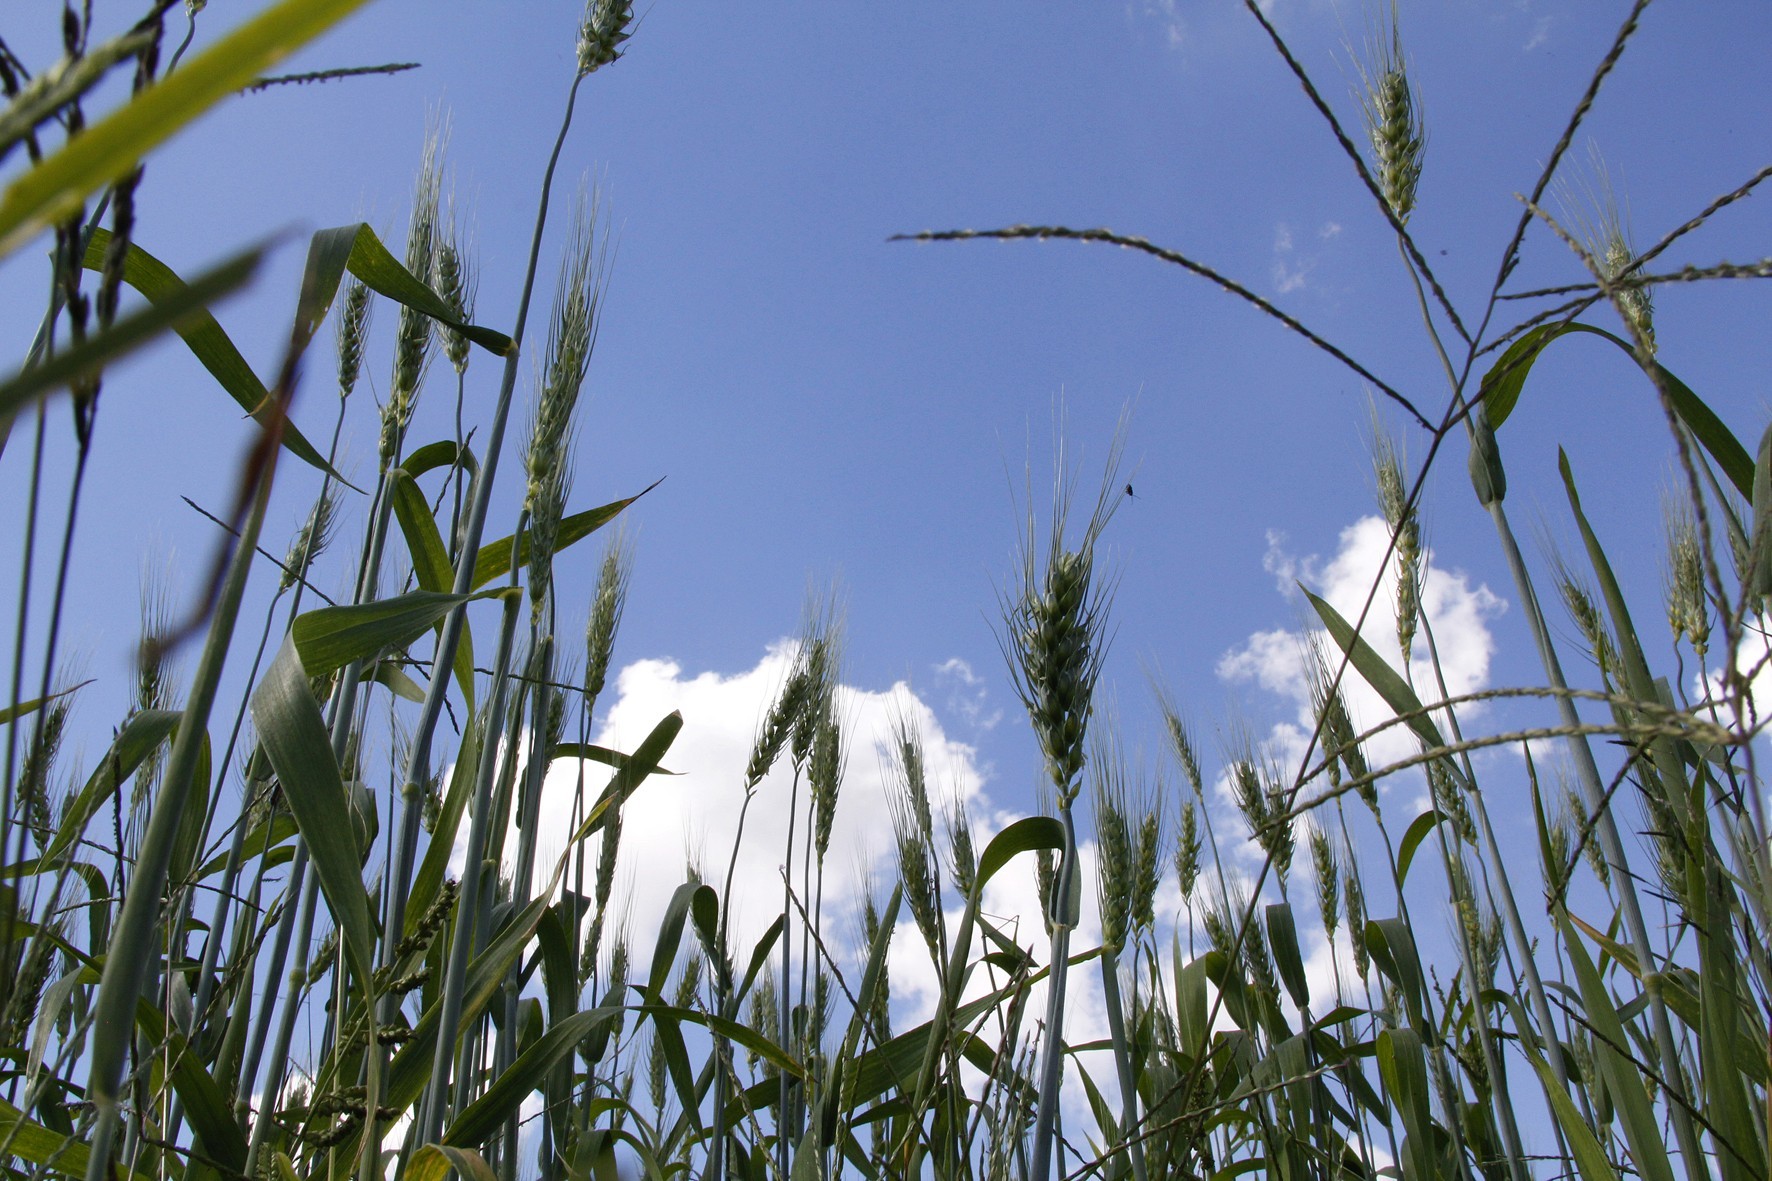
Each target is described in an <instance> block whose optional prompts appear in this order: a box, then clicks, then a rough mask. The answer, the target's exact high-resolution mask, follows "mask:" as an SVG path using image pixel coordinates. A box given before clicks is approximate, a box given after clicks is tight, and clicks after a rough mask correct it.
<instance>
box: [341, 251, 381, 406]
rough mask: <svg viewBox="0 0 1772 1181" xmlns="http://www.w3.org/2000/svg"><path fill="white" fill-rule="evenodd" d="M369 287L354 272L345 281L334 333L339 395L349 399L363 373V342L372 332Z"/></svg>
mask: <svg viewBox="0 0 1772 1181" xmlns="http://www.w3.org/2000/svg"><path fill="white" fill-rule="evenodd" d="M369 294H370V293H369V286H368V284H366V283H364V282H363V281H362V280H361V279H359V278H357V277H356V276H355V275H352V276H351V277H350V278H349V279H346V280H345V294H344V298H343V299H342V300H341V301H340V302H339V309H338V319H337V320H336V321H334V333H335V335H336V338H337V341H338V396H339V397H340V398H341V399H343V398H348V397H350V396H351V391H352V390H354V389H356V388H357V378H359V377H360V376H362V374H363V345H364V342H365V340H366V339H367V338H368V335H369V309H370V307H371V306H372V305H371V303H370V299H369Z"/></svg>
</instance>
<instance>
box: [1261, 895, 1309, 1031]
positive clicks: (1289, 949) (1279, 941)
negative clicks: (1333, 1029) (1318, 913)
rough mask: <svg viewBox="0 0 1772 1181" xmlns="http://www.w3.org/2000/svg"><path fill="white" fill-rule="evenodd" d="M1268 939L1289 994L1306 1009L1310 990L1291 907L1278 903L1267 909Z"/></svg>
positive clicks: (1297, 1003)
mask: <svg viewBox="0 0 1772 1181" xmlns="http://www.w3.org/2000/svg"><path fill="white" fill-rule="evenodd" d="M1267 937H1268V946H1269V947H1270V948H1271V949H1272V950H1273V953H1274V966H1275V967H1277V968H1279V970H1280V980H1281V981H1282V982H1283V983H1284V984H1285V985H1286V994H1287V995H1288V996H1290V997H1291V998H1292V1003H1293V1004H1295V1005H1297V1006H1298V1007H1299V1008H1300V1009H1303V1008H1304V1007H1305V1006H1306V1005H1308V1004H1310V1000H1311V990H1310V985H1309V983H1307V982H1306V980H1305V977H1304V956H1303V954H1302V953H1301V952H1300V951H1299V948H1298V924H1297V923H1296V922H1295V921H1294V920H1293V917H1292V905H1291V903H1287V902H1275V903H1272V904H1271V905H1269V906H1268V908H1267Z"/></svg>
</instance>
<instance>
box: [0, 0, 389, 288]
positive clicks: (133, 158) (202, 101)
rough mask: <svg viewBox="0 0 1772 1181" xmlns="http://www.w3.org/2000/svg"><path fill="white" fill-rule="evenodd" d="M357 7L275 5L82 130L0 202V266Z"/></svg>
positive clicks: (284, 1)
mask: <svg viewBox="0 0 1772 1181" xmlns="http://www.w3.org/2000/svg"><path fill="white" fill-rule="evenodd" d="M364 3H365V0H281V3H278V4H275V5H273V6H272V7H270V8H268V9H266V10H265V11H264V12H262V13H260V14H259V15H258V16H256V17H253V18H251V19H250V20H247V21H246V22H245V23H243V24H241V25H240V26H239V27H237V28H235V29H234V30H233V31H232V32H230V33H228V34H227V35H226V36H224V37H222V38H221V39H220V40H219V41H217V42H216V43H215V44H214V45H212V46H210V47H209V48H208V49H206V50H204V51H203V52H202V53H201V54H199V55H198V56H196V57H195V58H192V59H191V60H190V61H188V62H185V63H184V64H183V65H182V66H181V67H180V68H179V69H177V70H175V71H173V72H172V73H170V74H167V75H166V76H165V77H163V78H161V79H160V80H159V81H158V82H156V83H155V84H154V85H153V86H151V87H149V88H148V89H147V90H145V91H143V92H142V93H140V94H138V95H136V96H134V98H132V99H131V100H130V101H129V102H128V103H126V104H125V105H123V106H122V107H120V108H119V109H117V110H116V111H114V112H112V113H111V114H109V115H107V116H105V117H104V118H102V119H100V120H98V121H97V122H95V123H93V124H91V125H90V126H88V127H87V128H86V130H85V131H84V132H82V133H81V134H80V135H78V136H75V137H74V138H73V139H71V140H70V141H69V142H68V143H67V144H66V145H65V146H64V147H62V148H61V149H60V150H59V151H57V152H56V153H55V154H53V155H51V156H49V157H48V158H47V159H45V160H44V161H43V163H41V164H39V165H38V166H37V167H35V168H33V169H31V170H30V171H29V172H27V173H25V174H24V175H23V176H21V177H19V178H18V179H17V180H16V181H14V182H13V183H12V184H11V185H9V186H8V187H7V190H6V193H5V195H4V196H3V197H0V258H4V257H5V256H6V255H9V254H11V253H12V252H13V251H14V250H16V249H18V248H19V247H20V246H21V245H23V244H24V243H25V242H27V241H29V240H30V239H31V238H33V237H35V236H36V235H37V234H38V233H40V232H42V231H43V230H45V229H47V228H49V227H50V226H51V225H53V224H54V223H55V222H56V221H58V220H60V219H62V218H65V217H67V216H68V215H69V214H70V213H72V212H74V211H75V210H76V209H78V208H79V207H80V203H81V202H82V201H84V200H85V199H86V198H87V196H88V195H90V194H91V193H93V192H95V191H97V190H98V189H100V188H102V187H103V186H104V185H107V184H109V183H111V182H112V181H114V180H116V179H118V178H119V177H121V176H123V175H124V174H125V173H127V172H128V171H129V170H130V169H132V168H134V167H135V165H136V163H137V162H138V161H140V160H141V159H142V158H143V157H144V156H146V155H147V154H148V153H149V152H151V151H153V150H154V149H155V148H156V147H158V146H159V145H160V144H162V143H164V142H165V141H166V140H167V139H169V138H170V137H172V136H173V135H175V134H176V133H177V132H178V131H179V130H180V129H182V128H183V127H184V126H185V125H186V124H188V123H190V122H192V121H193V120H195V119H196V118H198V117H199V116H201V115H202V114H203V113H204V112H205V111H207V110H208V109H209V108H210V107H212V106H214V105H215V104H216V103H218V102H220V101H221V100H222V99H225V98H227V97H228V96H229V95H231V94H233V93H234V92H235V91H237V90H239V89H240V88H241V87H243V86H245V85H246V84H247V83H248V82H251V81H252V80H253V79H254V78H256V77H258V76H259V75H260V74H262V73H264V72H265V71H266V70H267V69H269V68H270V67H271V66H273V65H275V64H276V63H277V62H279V61H282V60H283V59H284V58H285V57H288V56H289V55H290V54H291V53H294V52H295V51H296V50H298V49H300V48H301V47H302V46H303V45H305V44H307V43H308V42H309V41H312V40H313V39H314V38H316V37H318V36H320V34H322V33H324V32H325V31H326V30H327V29H329V28H331V27H332V26H333V25H335V24H337V23H338V22H339V21H341V20H343V19H344V18H345V17H347V16H349V15H350V14H351V13H352V12H354V11H356V10H357V9H358V8H361V7H362V6H363V4H364Z"/></svg>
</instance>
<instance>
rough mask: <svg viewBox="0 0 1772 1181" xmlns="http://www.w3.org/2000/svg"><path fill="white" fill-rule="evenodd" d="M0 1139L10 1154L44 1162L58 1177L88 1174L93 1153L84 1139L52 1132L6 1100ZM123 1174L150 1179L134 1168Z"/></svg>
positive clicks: (1, 1113)
mask: <svg viewBox="0 0 1772 1181" xmlns="http://www.w3.org/2000/svg"><path fill="white" fill-rule="evenodd" d="M0 1141H4V1143H5V1144H6V1151H7V1153H8V1154H10V1155H12V1156H16V1157H18V1158H20V1159H22V1160H28V1161H30V1162H31V1163H32V1164H34V1165H41V1166H43V1167H44V1168H45V1169H47V1170H48V1171H49V1172H50V1173H51V1174H53V1175H55V1176H59V1177H74V1178H83V1177H85V1176H86V1166H87V1162H88V1161H89V1160H90V1159H91V1153H90V1152H89V1151H88V1150H87V1147H86V1145H85V1144H84V1143H83V1142H82V1141H80V1140H77V1139H75V1138H73V1137H71V1136H64V1135H62V1134H61V1133H60V1132H54V1131H51V1130H50V1129H48V1128H46V1127H44V1126H43V1125H42V1124H40V1123H38V1122H36V1121H35V1120H33V1119H30V1118H28V1117H27V1116H26V1115H25V1114H24V1113H23V1112H22V1111H20V1110H19V1109H18V1108H16V1107H14V1106H13V1105H12V1104H10V1103H8V1102H7V1101H6V1100H4V1099H0ZM115 1167H116V1166H113V1168H115ZM122 1175H123V1176H125V1177H129V1178H136V1179H139V1181H146V1179H145V1177H144V1176H143V1174H141V1173H137V1172H134V1171H131V1172H128V1173H125V1174H122Z"/></svg>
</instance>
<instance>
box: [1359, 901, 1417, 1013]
mask: <svg viewBox="0 0 1772 1181" xmlns="http://www.w3.org/2000/svg"><path fill="white" fill-rule="evenodd" d="M1366 946H1367V948H1368V949H1369V950H1370V951H1371V952H1372V962H1373V963H1374V964H1375V965H1377V967H1378V970H1379V971H1380V972H1383V973H1384V974H1385V975H1386V976H1389V977H1390V978H1391V983H1393V984H1395V985H1396V986H1397V987H1398V988H1399V989H1400V990H1401V991H1402V993H1403V1004H1404V1006H1405V1007H1406V1008H1407V1009H1408V1011H1409V1021H1410V1023H1411V1024H1412V1025H1414V1026H1415V1027H1416V1028H1418V1029H1419V1028H1420V1027H1421V1026H1422V1024H1423V1020H1422V1012H1423V1009H1422V1002H1423V998H1424V993H1425V988H1426V984H1425V981H1424V978H1423V976H1422V971H1421V956H1420V954H1419V953H1418V952H1417V951H1416V949H1415V936H1414V934H1413V933H1412V932H1411V931H1410V930H1409V924H1408V923H1406V922H1404V921H1403V920H1402V919H1373V920H1372V921H1370V922H1368V923H1367V924H1366Z"/></svg>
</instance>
